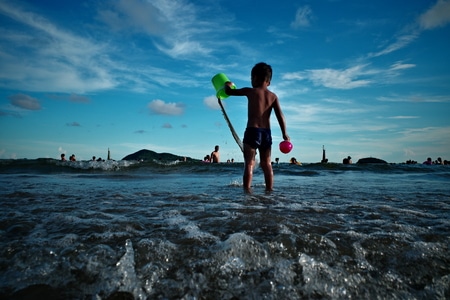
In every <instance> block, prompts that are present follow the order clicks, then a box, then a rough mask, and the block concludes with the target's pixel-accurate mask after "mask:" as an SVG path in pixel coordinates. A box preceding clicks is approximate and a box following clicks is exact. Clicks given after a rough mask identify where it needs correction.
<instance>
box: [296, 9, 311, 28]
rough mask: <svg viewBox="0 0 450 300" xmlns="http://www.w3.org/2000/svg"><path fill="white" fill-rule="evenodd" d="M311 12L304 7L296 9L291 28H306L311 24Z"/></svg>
mask: <svg viewBox="0 0 450 300" xmlns="http://www.w3.org/2000/svg"><path fill="white" fill-rule="evenodd" d="M311 18H312V10H311V8H310V7H309V6H308V5H306V6H303V7H300V8H299V9H297V12H296V13H295V19H294V21H293V22H292V23H291V27H292V28H295V29H297V28H300V27H308V26H309V25H310V24H311Z"/></svg>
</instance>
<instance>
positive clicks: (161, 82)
mask: <svg viewBox="0 0 450 300" xmlns="http://www.w3.org/2000/svg"><path fill="white" fill-rule="evenodd" d="M256 3H257V5H256ZM449 53H450V0H447V1H444V0H432V1H431V0H398V1H392V0H377V1H360V0H354V1H352V0H345V1H344V0H314V1H313V0H309V1H307V0H304V1H292V0H278V1H276V2H274V1H268V0H261V1H257V2H255V1H250V0H239V1H222V0H204V1H203V0H198V1H187V0H170V1H168V0H149V1H144V0H114V1H113V0H111V1H94V0H89V1H83V0H80V1H60V0H40V1H31V0H30V1H25V0H16V1H7V0H0V159H10V158H13V159H20V158H28V159H35V158H55V159H57V158H59V157H60V154H61V153H65V154H66V155H71V154H75V155H76V157H77V159H78V160H88V159H90V158H91V157H92V156H96V157H102V158H106V156H107V151H108V149H110V151H111V158H113V159H116V160H119V159H122V158H123V157H125V156H126V155H128V154H131V153H134V152H136V151H139V150H141V149H148V150H153V151H156V152H168V153H173V154H176V155H180V156H186V157H192V158H195V159H203V157H204V156H205V155H207V154H210V153H211V152H212V151H213V150H214V146H215V145H219V146H220V153H221V160H222V161H226V160H227V159H232V158H233V159H234V160H235V161H237V162H242V161H243V158H242V153H241V151H240V149H239V147H238V145H237V144H236V142H235V141H234V139H233V137H232V135H231V132H230V130H229V128H228V126H227V123H226V122H225V120H224V118H223V115H222V112H221V110H220V107H219V106H218V103H217V99H216V97H215V89H214V87H213V86H212V84H211V78H212V77H213V76H214V75H215V74H217V73H225V74H226V75H227V76H228V78H229V79H230V80H231V81H233V82H234V83H235V84H236V86H237V87H238V88H240V87H246V86H250V85H251V83H250V72H251V69H252V67H253V66H254V65H255V64H256V63H258V62H266V63H268V64H270V65H271V66H272V68H273V77H272V81H271V84H270V86H269V89H270V90H271V91H273V92H274V93H276V94H277V96H278V98H279V100H280V104H281V107H282V110H283V113H284V115H285V118H286V124H287V133H288V135H289V136H290V138H291V142H292V144H293V145H294V148H293V150H292V152H291V153H289V154H282V153H281V152H280V151H279V149H278V143H279V142H281V141H282V135H281V131H280V127H279V125H278V122H277V120H276V118H275V115H274V114H272V117H271V127H272V128H271V129H272V136H273V149H272V159H273V160H274V159H275V157H278V158H280V162H288V161H289V159H290V158H291V157H296V158H297V160H298V161H301V162H311V163H313V162H319V161H320V160H321V159H322V147H325V150H326V155H327V158H328V159H329V161H330V162H342V159H343V158H344V157H347V156H351V157H352V160H353V161H354V162H356V161H357V160H358V159H360V158H364V157H376V158H381V159H384V160H386V161H387V162H392V163H401V162H405V161H407V160H415V161H418V162H419V163H421V162H423V161H425V160H426V158H427V157H431V158H432V159H433V160H436V159H437V158H438V157H442V159H447V160H450V117H449V114H450V55H449ZM223 103H224V105H225V109H226V112H227V113H228V116H229V118H230V120H231V123H232V125H233V127H234V129H235V131H236V132H237V133H238V134H239V135H240V137H241V139H242V136H243V133H244V131H245V127H246V121H247V119H246V116H247V99H246V98H245V97H229V98H227V99H224V100H223Z"/></svg>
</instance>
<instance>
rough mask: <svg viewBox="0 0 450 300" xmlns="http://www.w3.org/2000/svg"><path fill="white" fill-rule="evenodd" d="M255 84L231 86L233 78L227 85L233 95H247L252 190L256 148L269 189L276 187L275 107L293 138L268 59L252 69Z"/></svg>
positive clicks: (247, 185)
mask: <svg viewBox="0 0 450 300" xmlns="http://www.w3.org/2000/svg"><path fill="white" fill-rule="evenodd" d="M251 80H252V88H249V87H245V88H241V89H231V82H227V83H226V85H225V93H226V94H227V95H230V96H247V99H248V112H247V115H248V117H247V118H248V120H247V128H246V130H245V134H244V141H243V142H244V164H245V167H244V176H243V181H244V190H245V191H247V192H251V183H252V179H253V168H254V166H255V155H256V149H259V158H260V165H261V168H262V169H263V171H264V181H265V183H266V191H272V189H273V170H272V164H271V151H272V135H271V131H270V114H271V112H272V110H274V111H275V116H276V117H277V120H278V124H279V125H280V129H281V134H282V135H283V140H285V141H289V140H290V139H289V136H288V135H287V133H286V121H285V118H284V115H283V112H282V111H281V106H280V102H279V100H278V97H277V95H275V94H274V93H272V92H271V91H269V90H268V88H267V87H268V86H269V85H270V81H271V80H272V67H271V66H270V65H268V64H266V63H262V62H261V63H258V64H256V65H255V66H254V67H253V69H252V72H251Z"/></svg>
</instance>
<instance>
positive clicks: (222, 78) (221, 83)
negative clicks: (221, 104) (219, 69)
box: [211, 73, 236, 100]
mask: <svg viewBox="0 0 450 300" xmlns="http://www.w3.org/2000/svg"><path fill="white" fill-rule="evenodd" d="M227 81H230V80H229V79H228V77H227V75H225V74H223V73H219V74H216V75H214V77H213V78H212V79H211V82H212V84H213V86H214V88H215V89H216V96H217V98H219V99H221V100H222V99H225V98H228V95H227V94H225V88H224V87H225V82H227ZM231 88H232V89H236V85H234V83H232V85H231Z"/></svg>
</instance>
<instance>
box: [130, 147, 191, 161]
mask: <svg viewBox="0 0 450 300" xmlns="http://www.w3.org/2000/svg"><path fill="white" fill-rule="evenodd" d="M184 159H185V156H179V155H175V154H171V153H157V152H155V151H152V150H146V149H142V150H139V151H138V152H135V153H133V154H129V155H127V156H125V157H124V158H122V160H143V161H153V160H162V161H176V160H180V161H184ZM186 161H198V159H192V158H190V157H186Z"/></svg>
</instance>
